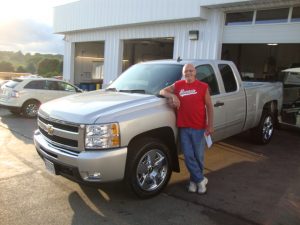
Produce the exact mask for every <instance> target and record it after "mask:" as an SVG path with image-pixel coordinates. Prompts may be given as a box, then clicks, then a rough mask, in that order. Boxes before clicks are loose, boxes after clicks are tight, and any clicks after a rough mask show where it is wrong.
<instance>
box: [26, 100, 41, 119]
mask: <svg viewBox="0 0 300 225" xmlns="http://www.w3.org/2000/svg"><path fill="white" fill-rule="evenodd" d="M40 105H41V104H40V103H39V102H38V101H36V100H29V101H27V102H25V103H24V104H23V106H22V114H23V116H24V117H27V118H34V117H36V116H37V113H38V110H39V107H40Z"/></svg>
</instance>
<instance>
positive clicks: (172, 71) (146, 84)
mask: <svg viewBox="0 0 300 225" xmlns="http://www.w3.org/2000/svg"><path fill="white" fill-rule="evenodd" d="M182 67H183V66H182V65H176V64H171V65H170V64H136V65H134V66H132V67H130V68H129V69H128V70H126V71H125V72H124V73H122V74H121V75H120V76H119V77H118V78H117V79H116V80H115V81H114V82H113V83H112V84H111V85H109V86H108V87H107V89H106V90H111V91H120V92H129V93H145V94H151V95H157V94H158V93H159V91H160V90H161V89H162V88H164V87H167V86H169V85H171V84H173V83H174V82H175V81H176V80H179V79H181V76H182Z"/></svg>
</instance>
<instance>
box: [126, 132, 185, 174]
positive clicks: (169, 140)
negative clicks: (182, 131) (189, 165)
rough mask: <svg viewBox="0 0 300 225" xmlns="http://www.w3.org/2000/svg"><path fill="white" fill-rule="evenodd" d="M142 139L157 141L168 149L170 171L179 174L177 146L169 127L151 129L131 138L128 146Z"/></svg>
mask: <svg viewBox="0 0 300 225" xmlns="http://www.w3.org/2000/svg"><path fill="white" fill-rule="evenodd" d="M144 137H147V138H149V137H151V138H155V139H158V140H160V141H162V142H163V143H164V144H165V145H166V146H167V147H168V148H169V149H170V153H171V156H172V165H171V166H172V170H173V171H176V172H179V171H180V169H179V162H178V151H177V145H176V141H175V136H174V132H173V130H172V128H170V127H161V128H157V129H153V130H150V131H147V132H144V133H141V134H139V135H137V136H135V137H134V138H132V139H131V140H130V142H129V144H128V146H131V145H132V143H134V142H135V141H137V140H139V139H141V138H144ZM128 149H129V148H128Z"/></svg>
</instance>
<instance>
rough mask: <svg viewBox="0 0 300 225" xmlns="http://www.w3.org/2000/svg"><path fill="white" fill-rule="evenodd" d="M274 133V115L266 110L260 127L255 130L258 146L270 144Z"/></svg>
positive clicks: (254, 135) (255, 139)
mask: <svg viewBox="0 0 300 225" xmlns="http://www.w3.org/2000/svg"><path fill="white" fill-rule="evenodd" d="M273 133H274V115H273V114H272V113H271V112H270V111H267V110H264V111H263V113H262V116H261V119H260V122H259V125H258V126H257V127H256V128H254V130H253V137H254V141H255V142H256V143H257V144H262V145H264V144H268V143H269V142H270V141H271V139H272V136H273Z"/></svg>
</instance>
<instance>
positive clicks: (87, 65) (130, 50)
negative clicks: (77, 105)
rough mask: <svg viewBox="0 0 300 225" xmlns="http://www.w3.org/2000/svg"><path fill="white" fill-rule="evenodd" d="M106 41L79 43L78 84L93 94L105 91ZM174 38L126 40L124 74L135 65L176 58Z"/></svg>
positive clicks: (76, 81)
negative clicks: (95, 91)
mask: <svg viewBox="0 0 300 225" xmlns="http://www.w3.org/2000/svg"><path fill="white" fill-rule="evenodd" d="M104 47H105V43H104V41H99V42H78V43H76V44H75V60H74V62H75V63H74V83H75V84H76V85H77V86H79V87H80V88H81V89H83V90H86V91H92V90H95V89H99V88H102V83H103V78H104V60H105V59H104ZM173 47H174V38H156V39H133V40H124V48H123V59H122V71H125V70H126V69H127V68H129V67H130V66H131V65H134V64H136V63H139V62H145V61H149V60H156V59H172V58H173Z"/></svg>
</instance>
